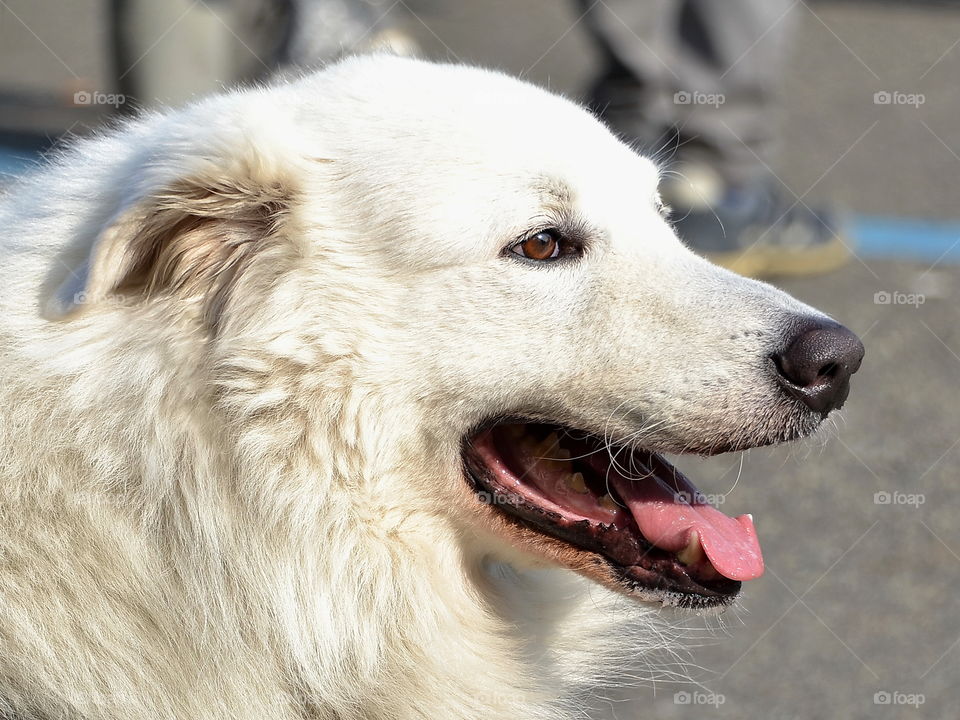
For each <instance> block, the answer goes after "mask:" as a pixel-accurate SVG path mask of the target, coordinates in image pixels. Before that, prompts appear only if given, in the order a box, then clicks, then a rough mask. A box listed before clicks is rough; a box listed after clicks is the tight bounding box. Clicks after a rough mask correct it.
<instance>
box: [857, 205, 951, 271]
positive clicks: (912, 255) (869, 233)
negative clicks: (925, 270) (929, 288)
mask: <svg viewBox="0 0 960 720" xmlns="http://www.w3.org/2000/svg"><path fill="white" fill-rule="evenodd" d="M850 235H851V236H852V238H853V240H854V242H855V243H856V251H857V254H858V255H862V256H864V257H877V258H895V259H903V260H922V261H923V262H931V263H933V262H936V261H937V260H939V261H940V262H960V221H952V222H950V221H935V220H923V219H917V218H899V217H874V216H855V217H854V218H852V222H851V224H850Z"/></svg>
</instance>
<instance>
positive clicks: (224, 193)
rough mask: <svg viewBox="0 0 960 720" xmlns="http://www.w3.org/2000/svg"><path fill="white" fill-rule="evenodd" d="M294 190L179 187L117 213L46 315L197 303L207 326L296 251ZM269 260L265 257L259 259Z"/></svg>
mask: <svg viewBox="0 0 960 720" xmlns="http://www.w3.org/2000/svg"><path fill="white" fill-rule="evenodd" d="M293 197H294V193H293V190H292V189H291V188H290V187H288V186H287V185H286V184H285V183H283V182H266V183H265V182H262V181H260V180H256V181H254V180H253V179H249V180H243V181H237V180H226V179H223V178H217V177H214V179H212V180H211V179H210V178H205V179H194V180H182V181H178V182H176V183H174V184H173V185H171V186H169V187H167V188H166V189H164V190H162V191H160V192H155V193H152V194H149V195H147V196H146V197H144V198H142V199H140V200H139V201H136V202H134V203H132V204H131V205H130V206H129V207H127V208H126V209H124V210H122V211H121V212H119V213H118V214H117V215H116V216H115V217H114V218H113V220H112V221H110V222H109V223H107V225H106V227H105V228H103V229H102V230H101V231H100V232H99V234H98V235H97V237H96V239H95V241H94V242H93V244H92V247H91V249H90V252H89V254H88V256H87V257H86V258H85V259H84V260H83V262H82V263H81V265H80V266H79V267H78V268H75V269H74V270H73V271H72V272H71V273H70V275H69V276H68V277H67V279H66V280H65V281H64V282H63V283H62V284H61V285H60V286H59V287H58V288H57V290H56V291H55V292H54V295H53V297H52V298H51V301H50V303H49V305H48V315H50V316H53V317H56V318H64V317H67V316H69V315H71V314H73V313H75V312H76V311H78V310H79V309H80V308H81V307H83V306H91V307H93V306H96V305H98V304H102V303H104V302H111V301H118V300H119V301H122V302H124V303H135V302H139V301H142V300H148V299H151V298H156V297H159V296H164V297H170V298H174V299H177V300H182V301H185V302H190V303H199V310H200V312H201V313H202V317H203V318H204V319H205V320H206V321H207V322H209V323H210V324H211V325H214V326H215V325H216V321H217V318H218V317H219V314H220V312H221V310H222V308H223V306H224V304H225V303H226V301H227V300H228V298H229V296H230V294H231V291H232V289H233V288H234V287H235V285H236V284H237V283H238V282H239V280H240V279H241V278H242V277H243V275H244V274H245V273H248V272H249V271H250V268H251V267H253V266H254V265H255V264H256V263H259V262H261V261H262V262H272V263H273V267H274V269H275V270H276V269H279V267H280V265H281V264H282V263H277V262H276V261H277V260H279V259H281V258H280V257H279V256H283V257H288V258H289V257H290V256H291V255H293V254H295V253H294V248H293V244H292V242H290V238H289V237H288V230H289V228H288V227H287V222H288V219H289V211H290V208H291V205H292V203H293ZM264 256H269V257H264Z"/></svg>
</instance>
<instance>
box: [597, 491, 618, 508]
mask: <svg viewBox="0 0 960 720" xmlns="http://www.w3.org/2000/svg"><path fill="white" fill-rule="evenodd" d="M599 502H600V507H602V508H603V509H604V510H610V511H615V510H616V509H617V507H618V506H617V502H616V501H615V500H614V499H613V498H612V497H610V493H604V494H603V497H601V498H600V501H599Z"/></svg>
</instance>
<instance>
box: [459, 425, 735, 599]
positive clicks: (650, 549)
mask: <svg viewBox="0 0 960 720" xmlns="http://www.w3.org/2000/svg"><path fill="white" fill-rule="evenodd" d="M514 422H517V423H527V422H544V420H543V418H539V417H538V418H536V419H531V418H530V417H529V416H527V417H525V418H519V417H516V416H511V417H501V418H496V419H494V420H489V421H487V422H484V423H482V424H481V425H479V426H478V427H477V428H475V429H474V431H473V432H471V433H470V434H468V435H467V436H466V438H465V440H464V442H463V449H462V458H463V464H464V475H465V477H466V479H467V482H468V484H469V485H470V486H471V488H472V489H473V491H474V492H475V493H477V494H478V496H479V498H480V500H481V501H482V502H485V503H488V504H490V505H493V506H494V507H495V508H496V509H497V510H498V511H499V512H502V513H503V514H505V515H506V516H508V517H510V518H511V519H513V520H515V521H516V522H519V523H520V524H522V525H523V526H525V527H527V528H529V529H532V530H534V531H536V532H538V533H541V534H544V535H547V536H549V537H552V538H554V539H557V540H561V541H563V542H566V543H568V544H570V545H572V546H574V547H576V548H578V549H579V550H582V551H586V552H589V553H592V554H593V555H595V556H596V557H597V559H599V560H600V561H601V562H603V563H604V564H605V565H606V566H607V567H608V568H610V570H612V572H613V574H614V575H615V576H616V577H617V579H618V581H619V584H620V586H621V589H622V590H623V591H624V592H625V593H627V594H630V595H633V596H635V597H637V598H638V599H640V600H644V601H650V602H659V603H661V604H663V605H669V606H674V607H681V608H695V609H700V608H715V607H723V606H726V605H730V604H731V603H733V602H734V600H735V599H736V598H737V596H738V595H739V594H740V589H741V585H742V583H741V582H739V581H737V580H730V579H728V578H723V577H718V578H717V579H714V580H709V581H707V580H703V579H698V578H695V577H693V576H691V575H690V574H689V573H688V572H687V571H686V569H685V568H684V566H683V565H681V564H680V563H679V562H677V560H676V558H675V556H674V555H673V554H670V553H667V552H665V551H663V550H661V549H659V548H657V547H655V546H653V545H652V544H650V543H649V542H647V540H646V539H645V538H643V536H642V535H641V534H640V533H639V531H636V530H630V529H624V528H617V527H615V526H610V525H605V524H602V523H591V522H589V521H587V520H581V521H570V520H567V519H565V518H562V517H560V516H559V515H557V514H555V513H553V512H551V511H549V510H546V509H544V508H541V507H538V506H536V505H533V504H531V503H528V502H527V501H526V500H525V499H524V498H523V497H522V496H520V495H518V494H516V493H514V492H511V491H510V490H509V489H508V488H506V487H503V486H502V485H500V484H499V483H498V481H497V480H496V478H495V477H494V475H493V473H491V472H490V471H489V469H488V468H487V466H486V464H485V463H484V462H483V461H482V460H481V459H480V457H479V455H478V453H477V452H476V451H475V450H474V449H473V446H472V443H471V440H472V438H474V437H476V436H477V435H478V434H480V433H482V432H484V431H486V430H489V429H490V428H491V427H493V426H495V425H499V424H502V423H514ZM549 424H556V423H554V422H551V423H549ZM558 426H559V427H569V426H565V425H558ZM638 559H639V563H638V562H636V560H638Z"/></svg>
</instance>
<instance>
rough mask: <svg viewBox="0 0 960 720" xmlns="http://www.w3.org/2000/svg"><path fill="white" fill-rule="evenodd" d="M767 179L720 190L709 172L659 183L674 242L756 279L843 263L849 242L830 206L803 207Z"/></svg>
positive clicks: (703, 170)
mask: <svg viewBox="0 0 960 720" xmlns="http://www.w3.org/2000/svg"><path fill="white" fill-rule="evenodd" d="M777 190H778V189H777V187H776V186H775V185H774V181H773V180H772V179H771V180H767V181H762V182H757V183H754V184H752V185H749V186H745V187H740V188H732V187H725V186H724V185H723V183H722V181H720V180H719V177H718V176H717V175H716V174H715V173H712V171H710V170H709V169H708V168H689V169H685V171H684V175H683V177H682V178H670V179H669V180H667V181H665V183H664V186H663V189H662V193H663V196H664V201H665V202H666V204H667V205H669V206H670V207H671V208H672V222H673V224H674V227H675V228H676V229H677V233H678V234H679V235H680V237H681V238H682V239H683V240H684V241H685V242H686V243H687V244H688V245H689V246H690V247H691V248H692V249H693V250H694V251H696V252H697V253H699V254H701V255H703V256H704V257H706V258H707V259H709V260H711V261H713V262H714V263H716V264H717V265H721V266H723V267H725V268H727V269H729V270H732V271H734V272H736V273H739V274H741V275H747V276H749V277H755V278H768V277H774V276H791V275H793V276H796V275H815V274H820V273H826V272H830V271H832V270H836V269H837V268H839V267H841V266H843V265H844V264H845V263H846V262H847V261H848V260H849V259H850V257H851V254H852V253H851V250H850V247H851V244H850V241H849V240H847V239H846V238H845V237H844V235H843V229H842V222H841V220H840V218H839V217H838V216H837V214H836V213H835V212H834V211H833V210H830V209H821V208H816V207H815V208H812V209H810V208H808V207H807V206H806V205H804V204H802V203H796V204H794V203H793V200H792V199H790V198H787V197H784V196H783V195H782V194H781V193H779V192H777Z"/></svg>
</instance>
